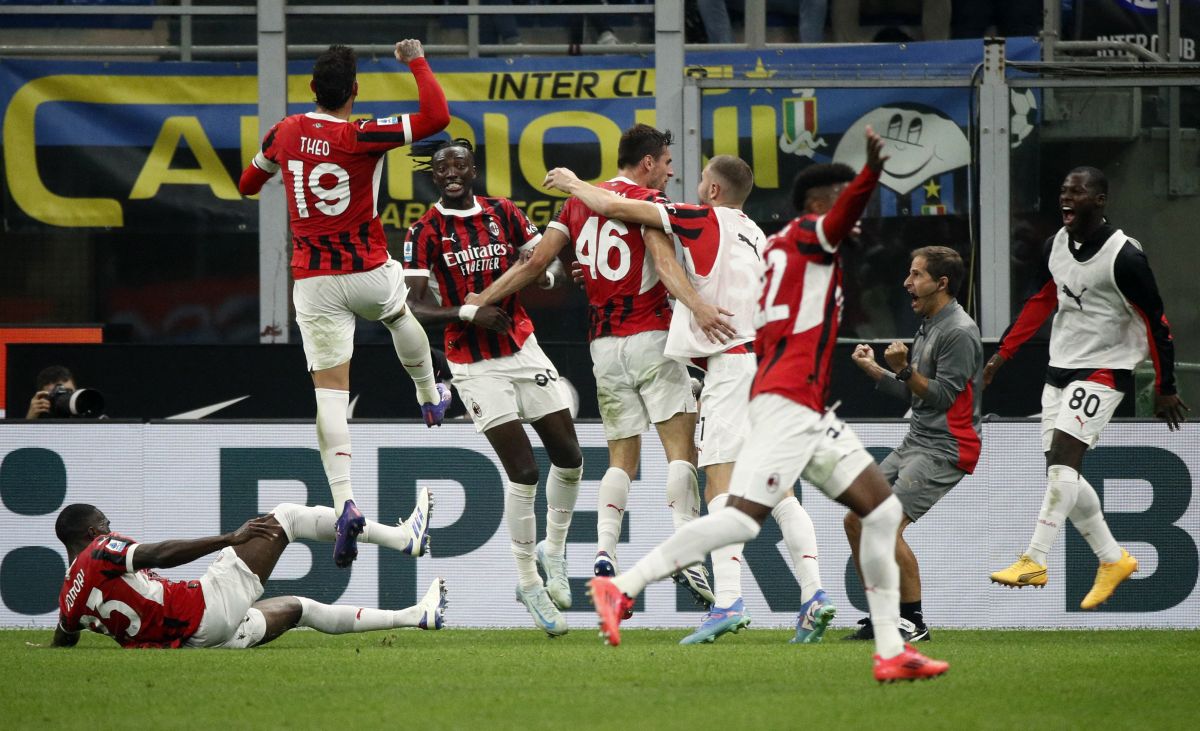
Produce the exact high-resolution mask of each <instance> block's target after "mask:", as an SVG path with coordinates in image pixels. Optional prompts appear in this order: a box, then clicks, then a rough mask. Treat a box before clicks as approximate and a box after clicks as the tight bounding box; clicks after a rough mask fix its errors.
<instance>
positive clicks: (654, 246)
mask: <svg viewBox="0 0 1200 731" xmlns="http://www.w3.org/2000/svg"><path fill="white" fill-rule="evenodd" d="M651 207H652V208H654V206H653V205H651ZM656 210H657V209H656ZM642 240H643V241H645V242H646V249H647V250H648V251H649V252H650V256H651V257H653V258H654V268H655V269H657V270H658V278H659V279H661V280H662V283H663V286H665V287H666V288H667V291H668V292H670V293H671V296H673V297H674V298H675V299H677V300H679V301H680V302H681V303H683V305H684V306H685V307H687V308H688V309H689V310H691V311H692V317H694V318H695V319H696V324H697V325H698V326H699V327H700V329H701V330H702V331H703V332H704V334H705V335H706V336H707V337H708V339H709V341H710V342H713V343H724V342H726V341H727V340H730V339H732V338H735V337H737V330H735V329H734V327H733V325H731V324H730V323H729V321H728V320H726V319H725V318H724V317H722V315H726V316H729V317H732V316H733V313H732V312H730V311H729V310H725V309H722V308H720V307H715V306H713V305H711V304H709V303H708V302H705V301H704V299H702V298H701V297H700V293H699V292H697V291H696V289H695V287H693V286H692V282H691V280H689V279H688V275H687V272H685V271H684V269H683V265H682V264H680V263H679V260H678V259H676V258H675V245H674V244H673V243H671V238H670V237H669V236H667V235H666V234H665V233H663V232H662V231H658V230H657V229H646V230H643V231H642Z"/></svg>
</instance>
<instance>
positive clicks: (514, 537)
mask: <svg viewBox="0 0 1200 731" xmlns="http://www.w3.org/2000/svg"><path fill="white" fill-rule="evenodd" d="M484 436H486V437H487V439H488V442H489V443H490V444H491V445H492V449H494V450H496V456H498V457H499V458H500V464H501V465H502V466H503V467H504V472H505V474H506V475H507V476H508V485H507V488H506V490H505V492H504V519H505V522H506V523H507V524H508V535H509V546H510V548H511V549H512V554H513V558H514V559H516V562H517V601H519V602H521V603H522V604H524V605H525V608H526V609H528V610H529V614H530V616H531V617H533V622H534V624H535V625H536V626H537V627H538V628H539V629H541V630H543V631H545V632H546V634H548V635H550V636H552V637H556V636H558V635H563V634H566V632H567V621H566V619H565V618H564V617H563V616H562V614H561V613H560V612H559V611H558V607H556V606H555V605H554V602H553V601H552V600H551V599H550V595H549V594H548V593H547V592H546V587H545V585H544V584H543V583H542V577H541V576H538V571H537V564H536V563H535V562H534V550H535V547H534V546H535V544H536V543H537V517H536V515H535V514H534V509H533V506H534V501H535V499H536V496H537V486H538V468H537V462H536V461H535V460H534V457H533V445H531V444H530V443H529V438H528V437H527V436H525V428H524V427H523V426H521V422H520V421H519V420H517V419H513V420H512V421H507V422H505V423H503V424H499V425H497V426H494V427H492V428H490V429H488V430H487V431H485V432H484Z"/></svg>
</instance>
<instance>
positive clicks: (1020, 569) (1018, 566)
mask: <svg viewBox="0 0 1200 731" xmlns="http://www.w3.org/2000/svg"><path fill="white" fill-rule="evenodd" d="M992 581H994V582H996V583H997V584H1004V585H1005V586H1015V587H1017V588H1018V589H1021V588H1023V587H1026V586H1037V587H1042V586H1045V585H1046V567H1045V566H1043V565H1041V564H1040V563H1037V562H1036V561H1034V560H1033V559H1032V558H1030V557H1028V556H1026V555H1024V554H1021V557H1020V558H1018V559H1017V562H1016V563H1014V564H1013V565H1012V566H1009V567H1008V568H1006V569H1004V570H1002V571H997V572H995V573H993V574H992ZM1114 586H1115V584H1114Z"/></svg>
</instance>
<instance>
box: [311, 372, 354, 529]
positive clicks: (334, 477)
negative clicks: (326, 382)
mask: <svg viewBox="0 0 1200 731" xmlns="http://www.w3.org/2000/svg"><path fill="white" fill-rule="evenodd" d="M316 395H317V445H318V446H319V447H320V448H321V464H322V465H324V466H325V478H326V479H327V480H329V491H330V492H331V493H333V509H334V510H336V511H338V514H339V515H340V514H341V512H342V506H343V505H344V504H345V502H346V501H347V500H353V499H354V489H353V488H352V487H351V486H350V425H349V424H348V423H347V422H346V412H347V411H348V410H349V408H350V392H349V391H339V390H337V389H333V388H318V389H316Z"/></svg>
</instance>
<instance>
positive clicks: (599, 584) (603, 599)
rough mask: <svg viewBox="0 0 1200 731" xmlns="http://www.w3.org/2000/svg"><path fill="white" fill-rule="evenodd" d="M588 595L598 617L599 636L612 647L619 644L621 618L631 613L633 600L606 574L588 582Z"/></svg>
mask: <svg viewBox="0 0 1200 731" xmlns="http://www.w3.org/2000/svg"><path fill="white" fill-rule="evenodd" d="M588 596H590V597H591V598H592V604H593V605H595V607H596V615H597V616H598V617H599V618H600V636H601V637H603V638H604V641H605V643H607V644H609V645H612V646H613V647H616V646H617V645H619V644H621V620H622V619H625V617H626V616H628V615H630V614H632V613H633V600H632V599H630V598H629V597H627V596H625V594H624V593H623V592H622V591H621V590H620V589H618V588H617V585H616V584H614V583H613V582H612V579H610V578H608V577H606V576H597V577H596V578H594V579H592V580H591V581H589V582H588Z"/></svg>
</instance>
